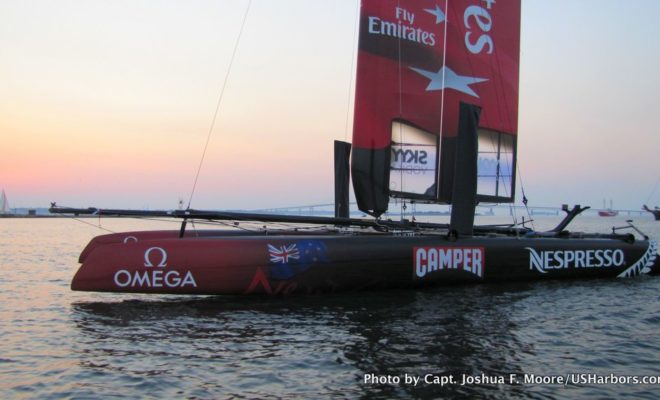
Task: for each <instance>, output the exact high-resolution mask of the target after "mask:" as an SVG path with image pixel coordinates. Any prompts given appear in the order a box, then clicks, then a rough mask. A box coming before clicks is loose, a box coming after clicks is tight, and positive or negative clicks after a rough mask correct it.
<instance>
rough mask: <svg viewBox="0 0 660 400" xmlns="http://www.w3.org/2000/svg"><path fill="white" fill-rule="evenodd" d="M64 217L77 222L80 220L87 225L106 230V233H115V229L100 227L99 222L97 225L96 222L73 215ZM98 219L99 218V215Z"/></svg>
mask: <svg viewBox="0 0 660 400" xmlns="http://www.w3.org/2000/svg"><path fill="white" fill-rule="evenodd" d="M65 218H68V219H72V220H74V221H78V222H80V223H81V224H85V225H89V226H91V227H94V228H97V229H100V230H102V231H106V232H108V233H116V232H115V231H111V230H110V229H107V228H104V227H102V226H101V224H100V223H99V224H98V225H96V224H92V223H91V222H87V221H83V220H82V219H80V218H76V217H73V216H71V217H69V216H67V217H65ZM99 219H100V216H99Z"/></svg>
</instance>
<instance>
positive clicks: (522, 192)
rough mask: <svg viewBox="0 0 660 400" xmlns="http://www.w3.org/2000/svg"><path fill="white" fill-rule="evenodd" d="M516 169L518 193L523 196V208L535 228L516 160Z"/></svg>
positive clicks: (533, 228)
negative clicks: (518, 182)
mask: <svg viewBox="0 0 660 400" xmlns="http://www.w3.org/2000/svg"><path fill="white" fill-rule="evenodd" d="M516 169H517V170H518V180H519V181H520V194H522V197H523V204H524V205H525V210H526V211H527V217H528V218H529V221H530V223H531V224H532V230H536V227H535V226H534V219H533V218H532V214H530V212H529V207H528V206H527V196H526V195H525V184H524V183H523V178H522V173H521V172H520V171H521V169H520V162H516Z"/></svg>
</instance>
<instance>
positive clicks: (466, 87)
mask: <svg viewBox="0 0 660 400" xmlns="http://www.w3.org/2000/svg"><path fill="white" fill-rule="evenodd" d="M410 69H412V70H413V71H415V72H417V73H418V74H420V75H422V76H424V77H425V78H428V79H430V80H431V82H429V85H428V86H427V87H426V91H427V92H431V91H434V90H443V89H445V88H446V89H454V90H456V91H459V92H462V93H465V94H469V95H470V96H474V97H476V98H479V95H478V94H477V93H476V92H475V91H474V90H472V88H471V87H470V85H472V84H473V83H480V82H485V81H487V80H488V79H485V78H476V77H471V76H463V75H458V74H457V73H456V72H454V71H452V70H451V68H449V67H447V66H444V67H442V68H440V70H439V71H438V72H431V71H426V70H423V69H419V68H414V67H410ZM443 75H444V86H443V81H442V78H443Z"/></svg>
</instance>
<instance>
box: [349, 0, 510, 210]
mask: <svg viewBox="0 0 660 400" xmlns="http://www.w3.org/2000/svg"><path fill="white" fill-rule="evenodd" d="M519 52H520V1H519V0H512V1H498V2H495V1H493V0H481V1H479V0H438V1H428V0H363V1H362V9H361V16H360V39H359V50H358V69H357V85H356V97H355V119H354V127H353V148H354V153H353V159H352V161H353V163H352V164H353V165H352V170H353V171H352V172H353V176H354V187H355V192H356V197H357V199H358V205H359V206H360V208H361V209H363V211H370V212H372V213H375V214H378V213H379V212H382V211H384V210H381V209H382V208H383V204H384V202H385V200H384V199H383V198H382V196H385V197H387V196H388V195H389V190H390V189H391V188H390V186H391V185H390V182H389V166H390V159H391V158H392V157H393V156H392V154H390V151H399V152H401V151H402V149H404V148H408V149H419V147H401V146H400V143H394V144H393V123H394V122H398V123H400V124H403V125H404V126H412V127H415V128H416V129H419V130H421V131H424V132H426V133H429V134H432V135H435V136H437V137H438V138H439V139H440V140H438V144H439V145H440V143H442V144H443V145H444V143H446V141H447V140H451V139H452V138H455V137H456V134H457V130H458V115H459V112H458V111H459V103H460V102H461V101H462V102H465V103H469V104H474V105H477V106H480V107H481V108H482V113H481V120H480V128H485V129H488V130H491V131H496V132H501V133H505V134H510V135H515V134H516V133H517V124H518V75H519V67H518V66H519ZM403 141H404V142H406V140H403ZM395 142H397V140H395ZM405 145H406V143H404V146H405ZM424 145H428V143H426V144H424ZM392 146H394V147H392ZM397 146H398V147H397ZM393 149H395V150H393ZM445 153H446V152H445V151H444V149H443V151H442V154H441V158H445ZM408 154H409V155H408V159H406V160H404V161H408V160H412V161H413V162H414V161H415V159H419V157H417V156H415V157H413V152H412V151H411V152H409V153H408ZM425 159H427V158H425ZM447 165H448V163H447V161H446V160H440V162H438V167H439V168H440V169H443V168H446V166H447ZM382 168H384V169H385V170H387V171H385V170H382ZM411 168H412V167H411ZM425 168H426V167H425ZM412 169H414V170H415V171H417V170H421V169H422V168H412ZM446 172H447V171H436V176H438V177H439V176H444V174H445V173H446ZM436 183H438V182H437V180H436ZM446 183H450V182H446ZM440 184H441V185H444V184H445V182H442V179H441V182H440ZM402 192H403V193H404V194H405V191H402ZM441 193H442V190H435V191H434V194H433V195H432V196H431V197H432V198H434V199H435V200H441V197H442V196H441ZM427 195H428V193H427ZM361 200H362V204H360V203H361ZM431 200H433V199H431ZM385 209H386V205H385Z"/></svg>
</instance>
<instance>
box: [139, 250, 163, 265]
mask: <svg viewBox="0 0 660 400" xmlns="http://www.w3.org/2000/svg"><path fill="white" fill-rule="evenodd" d="M153 251H156V252H159V253H160V262H159V263H158V264H157V265H156V266H157V267H160V268H165V266H167V252H166V251H165V249H163V248H161V247H150V248H149V249H147V251H145V252H144V266H145V267H153V266H154V264H153V263H152V262H151V253H152V252H153ZM155 261H157V259H156V260H155Z"/></svg>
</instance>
